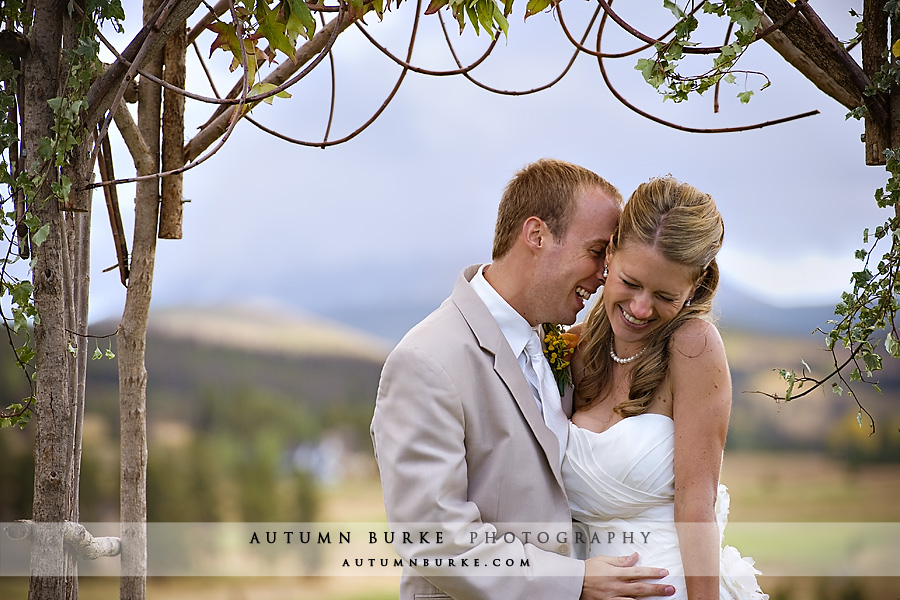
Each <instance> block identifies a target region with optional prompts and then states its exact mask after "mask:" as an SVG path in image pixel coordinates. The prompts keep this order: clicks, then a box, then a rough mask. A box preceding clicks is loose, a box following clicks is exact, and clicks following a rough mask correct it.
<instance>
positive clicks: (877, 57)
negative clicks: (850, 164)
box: [862, 0, 898, 165]
mask: <svg viewBox="0 0 900 600" xmlns="http://www.w3.org/2000/svg"><path fill="white" fill-rule="evenodd" d="M863 26H864V28H865V31H864V32H863V37H862V63H863V72H865V74H866V75H867V76H868V78H869V79H872V78H873V77H874V76H875V74H876V73H877V72H878V69H880V68H881V65H882V64H884V61H885V59H884V56H883V54H884V52H885V50H887V49H888V17H887V13H885V12H884V0H865V1H864V3H863ZM896 96H897V94H888V95H887V97H884V99H885V100H886V102H885V104H886V105H888V106H889V107H890V108H889V112H890V113H891V114H896V109H895V107H894V104H895V103H896V102H897V98H896ZM891 120H892V119H888V120H887V121H882V120H881V119H879V118H877V117H876V116H875V114H874V113H872V112H871V111H870V112H869V114H867V115H866V117H865V125H866V134H865V135H866V138H865V142H866V164H867V165H883V164H885V158H884V151H885V149H887V148H889V147H890V146H891V145H892V143H891V137H892V135H894V134H893V133H892V131H891V130H892V129H898V128H896V127H891ZM893 145H895V146H896V144H893Z"/></svg>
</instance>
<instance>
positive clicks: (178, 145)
mask: <svg viewBox="0 0 900 600" xmlns="http://www.w3.org/2000/svg"><path fill="white" fill-rule="evenodd" d="M186 52H187V29H186V28H185V27H181V28H179V29H178V31H177V32H176V33H175V34H174V35H173V36H172V37H171V38H169V41H168V42H166V51H165V60H164V63H165V71H164V72H163V79H164V80H165V81H166V83H171V84H172V85H174V86H176V87H179V88H184V83H185V54H186ZM163 99H164V104H163V117H162V170H163V172H166V171H174V170H175V169H180V168H181V167H183V166H184V96H183V95H181V94H179V93H178V92H173V91H172V90H169V89H166V90H164V92H163ZM183 195H184V185H183V176H182V174H181V173H179V174H177V175H166V176H165V177H163V178H162V204H160V207H159V237H160V238H161V239H169V240H180V239H181V235H182V234H181V223H182V212H183V211H182V207H183Z"/></svg>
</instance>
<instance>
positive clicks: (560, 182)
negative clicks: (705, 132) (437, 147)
mask: <svg viewBox="0 0 900 600" xmlns="http://www.w3.org/2000/svg"><path fill="white" fill-rule="evenodd" d="M621 207H622V197H621V196H620V194H619V192H618V191H617V190H616V188H615V187H613V186H612V185H611V184H609V183H608V182H607V181H605V180H604V179H602V178H601V177H599V176H598V175H596V174H595V173H593V172H591V171H589V170H587V169H584V168H582V167H579V166H577V165H574V164H570V163H566V162H563V161H558V160H550V159H543V160H539V161H537V162H535V163H532V164H530V165H528V166H526V167H525V168H523V169H522V170H520V171H519V172H518V173H517V174H516V175H515V177H514V178H513V179H512V181H510V182H509V183H508V184H507V187H506V189H505V191H504V193H503V197H502V198H501V201H500V208H499V213H498V218H497V225H496V231H495V237H494V248H493V253H492V254H493V262H492V263H491V264H490V265H475V266H472V267H469V268H467V269H466V270H465V271H464V272H463V273H462V275H461V276H460V278H459V280H458V281H457V283H456V287H455V288H454V290H453V293H452V294H451V296H450V298H448V299H447V300H446V301H445V302H444V303H443V304H442V305H441V306H440V308H438V309H437V310H436V311H435V312H434V313H432V314H431V315H430V316H428V317H427V318H426V319H425V320H424V321H422V322H421V323H420V324H419V325H417V326H416V327H415V328H413V329H412V330H411V331H410V332H409V333H408V334H407V335H406V336H405V337H404V338H403V340H402V341H401V342H400V343H399V344H398V345H397V347H396V348H395V349H394V351H393V352H391V354H390V356H389V357H388V359H387V362H386V363H385V366H384V371H383V372H382V376H381V382H380V385H379V389H378V398H377V401H376V405H375V414H374V416H373V418H372V428H371V431H372V440H373V444H374V447H375V455H376V459H377V461H378V466H379V469H380V472H381V481H382V487H383V491H384V502H385V508H386V510H387V517H388V520H389V521H390V523H391V527H392V529H403V528H408V527H411V526H412V525H411V524H413V523H417V524H420V527H425V528H427V529H430V530H431V531H434V530H435V529H438V530H439V531H440V532H441V538H440V543H435V541H436V540H435V539H434V534H433V533H432V534H431V538H430V539H428V538H427V536H426V538H419V537H418V534H413V536H411V538H410V539H411V543H398V544H396V545H395V549H396V550H397V552H398V554H399V555H400V557H401V558H402V559H403V561H404V566H403V574H402V579H401V582H400V598H401V600H413V598H431V599H436V598H455V599H457V600H464V599H465V600H468V599H487V600H496V599H499V598H529V599H535V600H541V599H547V600H550V599H553V600H557V599H559V600H564V599H566V600H575V599H577V598H579V597H581V598H585V599H608V598H613V597H620V596H622V597H640V596H665V595H669V594H671V593H674V590H673V589H672V588H671V586H668V587H667V586H663V585H660V584H656V583H652V580H653V579H655V578H657V577H659V576H661V573H660V570H659V569H655V568H650V567H634V566H632V565H633V564H634V561H635V560H636V559H635V557H634V556H632V557H627V558H626V557H618V558H612V557H595V558H591V559H589V560H587V561H581V560H577V559H575V558H572V557H571V555H572V549H573V543H574V541H575V538H574V535H573V533H572V522H571V516H570V513H569V508H568V503H567V500H566V495H565V491H564V489H563V484H562V479H561V475H560V464H561V452H562V451H563V450H564V448H565V439H566V437H565V436H566V432H567V423H566V416H567V415H570V414H571V412H572V401H571V398H567V399H566V401H565V402H564V403H563V404H564V405H563V406H562V407H560V398H559V393H558V391H555V382H553V381H552V375H550V376H549V378H550V379H551V381H550V384H549V385H543V381H544V380H542V377H541V375H542V374H545V373H547V370H548V369H549V367H548V366H547V365H546V361H545V360H544V359H543V357H542V356H540V350H537V354H538V356H536V360H534V361H532V360H531V358H530V356H534V347H535V343H536V342H535V340H534V335H535V332H539V331H540V324H542V323H566V324H571V323H574V321H575V318H576V315H577V314H578V312H579V311H580V310H581V309H582V308H583V307H584V302H585V300H587V299H588V298H589V297H590V295H591V294H593V293H595V292H596V291H597V289H598V288H599V286H600V285H602V284H603V283H604V282H603V279H602V272H603V263H604V253H605V249H606V245H607V243H608V240H609V239H610V236H611V235H612V233H613V230H614V229H615V227H616V224H617V222H618V218H619V214H620V212H621ZM541 337H542V336H541ZM529 340H530V341H529ZM529 350H530V351H531V352H529ZM540 361H544V364H541V363H540ZM560 408H561V409H562V410H560ZM562 413H565V414H562ZM396 539H398V540H400V539H401V536H400V535H397V536H396ZM425 541H428V542H431V543H417V542H425ZM435 559H443V562H442V563H440V564H441V565H442V566H444V567H445V568H443V569H435V568H433V567H434V566H435V565H436V560H435ZM448 559H453V561H450V560H448ZM429 560H430V562H429ZM411 563H412V564H414V565H415V566H414V567H410V566H409V565H410V564H411ZM511 564H514V565H519V566H522V565H526V566H525V567H523V568H521V569H520V570H518V571H515V570H510V569H506V570H505V566H506V565H511ZM426 565H427V566H426ZM454 565H455V566H457V567H464V568H458V569H456V570H454V569H453V568H452V566H454ZM476 566H478V567H480V568H478V569H476V568H475V567H476ZM513 573H515V574H513ZM646 580H650V581H646Z"/></svg>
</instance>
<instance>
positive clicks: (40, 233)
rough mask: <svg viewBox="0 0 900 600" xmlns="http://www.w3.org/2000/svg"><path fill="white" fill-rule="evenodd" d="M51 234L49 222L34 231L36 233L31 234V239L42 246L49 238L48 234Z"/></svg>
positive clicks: (36, 244)
mask: <svg viewBox="0 0 900 600" xmlns="http://www.w3.org/2000/svg"><path fill="white" fill-rule="evenodd" d="M48 235H50V223H47V224H46V225H44V226H43V227H41V228H40V229H38V230H37V231H35V232H34V235H32V236H31V241H32V242H33V243H34V245H35V246H40V245H41V244H43V243H44V241H45V240H46V239H47V236H48Z"/></svg>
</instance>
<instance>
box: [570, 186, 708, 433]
mask: <svg viewBox="0 0 900 600" xmlns="http://www.w3.org/2000/svg"><path fill="white" fill-rule="evenodd" d="M724 232H725V229H724V224H723V223H722V216H721V215H720V214H719V211H718V209H717V208H716V205H715V202H714V201H713V199H712V197H711V196H710V195H709V194H706V193H704V192H701V191H700V190H698V189H697V188H695V187H693V186H691V185H688V184H686V183H681V182H679V181H678V180H677V179H675V178H673V177H671V176H668V177H658V178H654V179H651V180H650V181H648V182H647V183H642V184H641V185H639V186H638V188H637V189H636V190H635V191H634V193H633V194H632V195H631V197H630V198H629V199H628V202H627V203H626V204H625V208H624V210H623V212H622V217H621V220H620V221H619V227H618V229H617V230H616V233H615V234H614V235H613V239H612V242H611V243H610V246H609V252H610V253H611V254H614V253H615V252H617V251H618V250H620V249H621V248H623V247H625V246H626V245H628V244H634V243H637V244H647V245H649V246H651V247H653V248H655V249H656V250H657V251H658V252H659V253H660V254H661V255H662V256H664V257H665V258H666V259H668V260H670V261H672V262H674V263H678V264H680V265H685V266H687V267H690V268H691V269H692V271H693V281H694V282H696V283H697V289H696V292H695V293H694V295H693V297H692V298H691V302H690V305H689V306H688V305H685V306H684V307H683V308H682V309H681V310H680V311H679V313H678V315H677V316H676V317H675V318H674V319H672V321H670V322H668V323H666V324H665V325H664V326H663V327H660V328H659V329H658V330H656V331H655V332H653V333H652V334H651V335H650V336H649V338H648V340H647V347H646V348H647V349H646V350H645V351H644V352H643V353H642V354H641V356H640V357H639V358H638V359H636V360H635V364H634V369H633V371H632V380H631V386H630V390H629V394H628V400H627V401H625V402H623V403H621V404H619V405H618V406H617V407H616V408H615V410H616V412H617V413H619V414H620V415H621V416H622V417H631V416H634V415H639V414H641V413H643V412H645V411H646V410H647V406H648V405H649V404H650V401H651V400H652V399H653V396H654V394H655V393H656V392H657V390H659V387H660V386H661V385H662V383H663V381H664V380H665V378H666V374H667V373H668V366H669V353H670V351H671V339H672V334H673V333H674V332H675V331H676V330H677V329H678V328H679V327H680V326H681V325H682V324H684V323H685V322H686V321H688V320H689V319H695V318H701V319H706V320H711V311H712V300H713V297H714V296H715V294H716V289H717V288H718V285H719V267H718V265H717V264H716V254H717V253H718V252H719V249H720V248H721V247H722V239H723V236H724ZM612 343H613V331H612V327H611V326H610V322H609V317H608V316H607V314H606V309H605V306H604V303H603V298H602V295H601V297H600V298H598V299H597V301H596V302H595V303H594V305H593V307H592V308H591V311H590V313H589V314H588V317H587V319H586V320H585V323H584V331H583V333H582V339H581V342H580V343H579V347H578V350H579V353H580V354H581V355H582V357H583V362H582V364H583V365H584V366H583V371H582V372H581V373H576V374H575V375H576V381H578V386H577V388H576V401H577V403H578V406H579V407H583V406H585V405H589V404H592V403H594V402H597V401H600V400H602V399H603V398H604V397H606V395H607V394H608V393H609V392H610V390H609V389H608V387H607V386H608V384H609V382H610V381H611V379H612V378H611V372H612V367H613V361H612V358H611V357H610V355H609V349H610V347H611V344H612Z"/></svg>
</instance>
